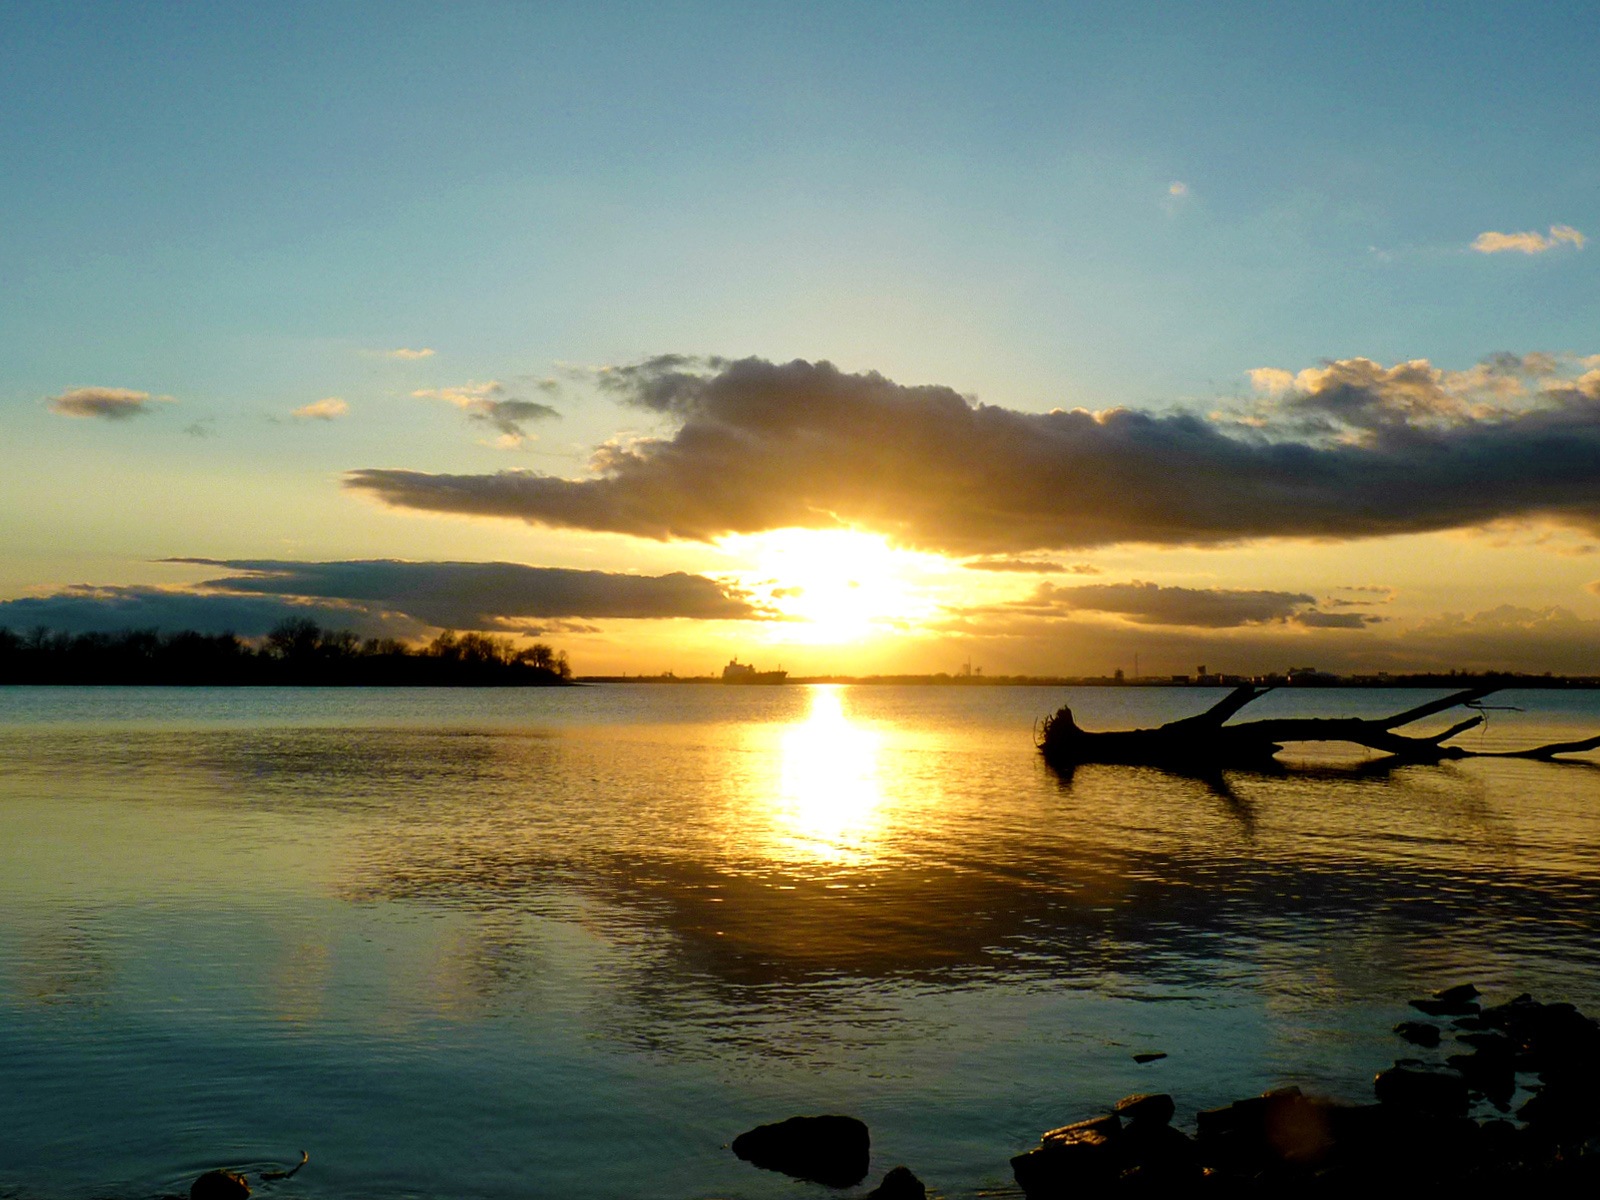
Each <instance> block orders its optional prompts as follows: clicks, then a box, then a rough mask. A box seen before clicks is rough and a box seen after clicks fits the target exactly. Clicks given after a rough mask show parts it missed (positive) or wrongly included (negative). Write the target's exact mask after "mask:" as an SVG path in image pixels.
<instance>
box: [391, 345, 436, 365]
mask: <svg viewBox="0 0 1600 1200" xmlns="http://www.w3.org/2000/svg"><path fill="white" fill-rule="evenodd" d="M436 353H438V352H437V351H436V350H434V348H433V347H432V346H422V347H420V348H418V349H416V350H413V349H411V348H410V347H409V346H401V347H400V348H399V349H398V350H390V351H387V356H388V357H389V358H399V359H405V360H407V361H411V360H415V359H419V358H432V357H433V356H434V355H435V354H436Z"/></svg>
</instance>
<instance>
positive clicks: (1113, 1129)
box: [1039, 1114, 1122, 1146]
mask: <svg viewBox="0 0 1600 1200" xmlns="http://www.w3.org/2000/svg"><path fill="white" fill-rule="evenodd" d="M1121 1132H1122V1120H1121V1118H1120V1117H1117V1116H1116V1115H1114V1114H1113V1115H1112V1116H1109V1117H1090V1118H1089V1119H1088V1120H1087V1121H1074V1122H1073V1123H1072V1124H1071V1125H1063V1126H1061V1128H1059V1129H1051V1130H1049V1131H1047V1132H1046V1133H1045V1134H1044V1136H1042V1137H1041V1138H1040V1139H1039V1141H1040V1143H1041V1144H1043V1145H1046V1146H1050V1145H1066V1144H1071V1145H1083V1146H1098V1145H1101V1144H1102V1143H1105V1142H1107V1141H1109V1140H1110V1139H1112V1138H1114V1137H1116V1136H1117V1135H1118V1134H1119V1133H1121Z"/></svg>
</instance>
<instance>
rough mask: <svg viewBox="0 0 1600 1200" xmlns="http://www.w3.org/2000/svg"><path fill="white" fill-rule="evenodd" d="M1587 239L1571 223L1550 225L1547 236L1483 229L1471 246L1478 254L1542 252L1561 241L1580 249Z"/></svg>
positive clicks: (1533, 232) (1559, 243)
mask: <svg viewBox="0 0 1600 1200" xmlns="http://www.w3.org/2000/svg"><path fill="white" fill-rule="evenodd" d="M1588 240H1589V239H1588V238H1586V237H1584V235H1583V234H1581V233H1579V232H1578V231H1577V230H1576V229H1574V228H1573V227H1572V226H1571V225H1552V226H1550V234H1549V236H1548V237H1547V236H1546V235H1544V234H1542V233H1539V232H1536V231H1534V230H1528V231H1525V232H1523V233H1496V232H1495V231H1494V230H1485V231H1484V232H1483V233H1480V234H1479V235H1478V236H1477V237H1476V238H1474V239H1473V240H1472V248H1473V249H1474V250H1476V251H1477V252H1478V253H1479V254H1505V253H1507V252H1509V251H1515V252H1516V253H1518V254H1543V253H1544V252H1545V251H1547V250H1554V249H1555V248H1556V247H1557V246H1559V245H1561V244H1562V243H1566V244H1567V245H1570V246H1573V247H1575V248H1576V249H1579V250H1582V249H1583V244H1584V242H1586V241H1588Z"/></svg>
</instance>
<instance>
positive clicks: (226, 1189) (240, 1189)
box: [189, 1170, 250, 1200]
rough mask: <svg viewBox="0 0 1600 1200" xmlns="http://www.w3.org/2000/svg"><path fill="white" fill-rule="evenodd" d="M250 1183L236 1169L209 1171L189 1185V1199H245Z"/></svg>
mask: <svg viewBox="0 0 1600 1200" xmlns="http://www.w3.org/2000/svg"><path fill="white" fill-rule="evenodd" d="M249 1195H250V1183H249V1181H248V1180H247V1179H245V1177H244V1176H243V1175H240V1174H238V1173H237V1172H235V1171H221V1170H218V1171H207V1172H206V1173H205V1174H204V1175H202V1176H200V1178H198V1179H196V1180H195V1181H194V1182H193V1183H192V1184H190V1185H189V1200H245V1198H246V1197H247V1196H249Z"/></svg>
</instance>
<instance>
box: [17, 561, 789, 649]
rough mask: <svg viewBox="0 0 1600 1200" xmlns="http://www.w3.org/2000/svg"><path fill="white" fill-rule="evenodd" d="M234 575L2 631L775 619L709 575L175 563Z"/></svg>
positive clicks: (23, 612) (79, 598)
mask: <svg viewBox="0 0 1600 1200" xmlns="http://www.w3.org/2000/svg"><path fill="white" fill-rule="evenodd" d="M172 561H174V562H179V563H190V564H197V565H201V566H209V567H217V568H220V569H222V570H224V571H226V572H228V573H227V574H224V575H219V576H218V577H217V578H214V579H208V580H206V581H205V582H204V583H202V584H200V585H199V586H198V589H196V590H187V589H185V590H179V589H171V588H151V587H107V588H93V587H77V588H68V589H66V590H65V591H62V592H59V593H57V594H55V595H53V596H40V597H28V598H23V599H18V600H7V601H4V602H0V626H9V627H11V628H13V629H29V628H33V627H36V626H39V625H44V626H48V627H50V628H52V629H60V630H67V631H71V632H83V633H92V632H111V631H115V630H121V629H130V628H141V629H142V628H154V629H165V630H174V629H194V630H198V631H200V632H203V633H224V632H231V633H237V634H239V635H241V636H244V637H254V636H259V635H261V634H263V633H266V632H267V631H268V630H270V629H271V628H272V627H273V626H274V625H276V624H277V623H278V622H279V621H281V620H283V619H285V618H286V617H309V618H310V619H312V620H315V621H317V622H318V623H319V624H322V625H325V626H331V627H335V628H354V629H357V630H359V631H360V632H363V633H369V634H376V633H387V634H395V635H401V636H405V635H409V634H412V633H416V632H419V631H420V630H422V629H424V628H430V627H431V628H446V629H474V630H484V629H488V630H502V631H515V632H527V633H536V632H540V631H541V630H542V629H543V626H542V625H540V624H539V623H540V622H562V621H570V620H606V619H660V618H673V617H681V618H687V619H691V620H751V619H759V618H762V617H765V616H767V615H769V614H767V613H765V612H764V611H763V610H760V609H758V608H756V607H755V606H754V605H752V604H751V603H750V602H749V601H748V600H747V599H746V598H745V597H744V596H742V595H740V594H738V593H737V592H736V591H734V590H732V589H730V588H728V587H726V586H724V585H723V584H720V583H718V582H717V581H716V580H713V579H709V578H707V577H706V576H704V575H689V574H685V573H683V572H675V573H673V574H670V575H623V574H615V573H611V572H607V571H578V570H568V569H565V568H560V567H530V566H523V565H521V564H518V563H474V562H401V561H396V560H374V561H358V562H321V563H319V562H284V561H278V560H273V559H240V560H216V559H203V558H184V559H174V560H172Z"/></svg>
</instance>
